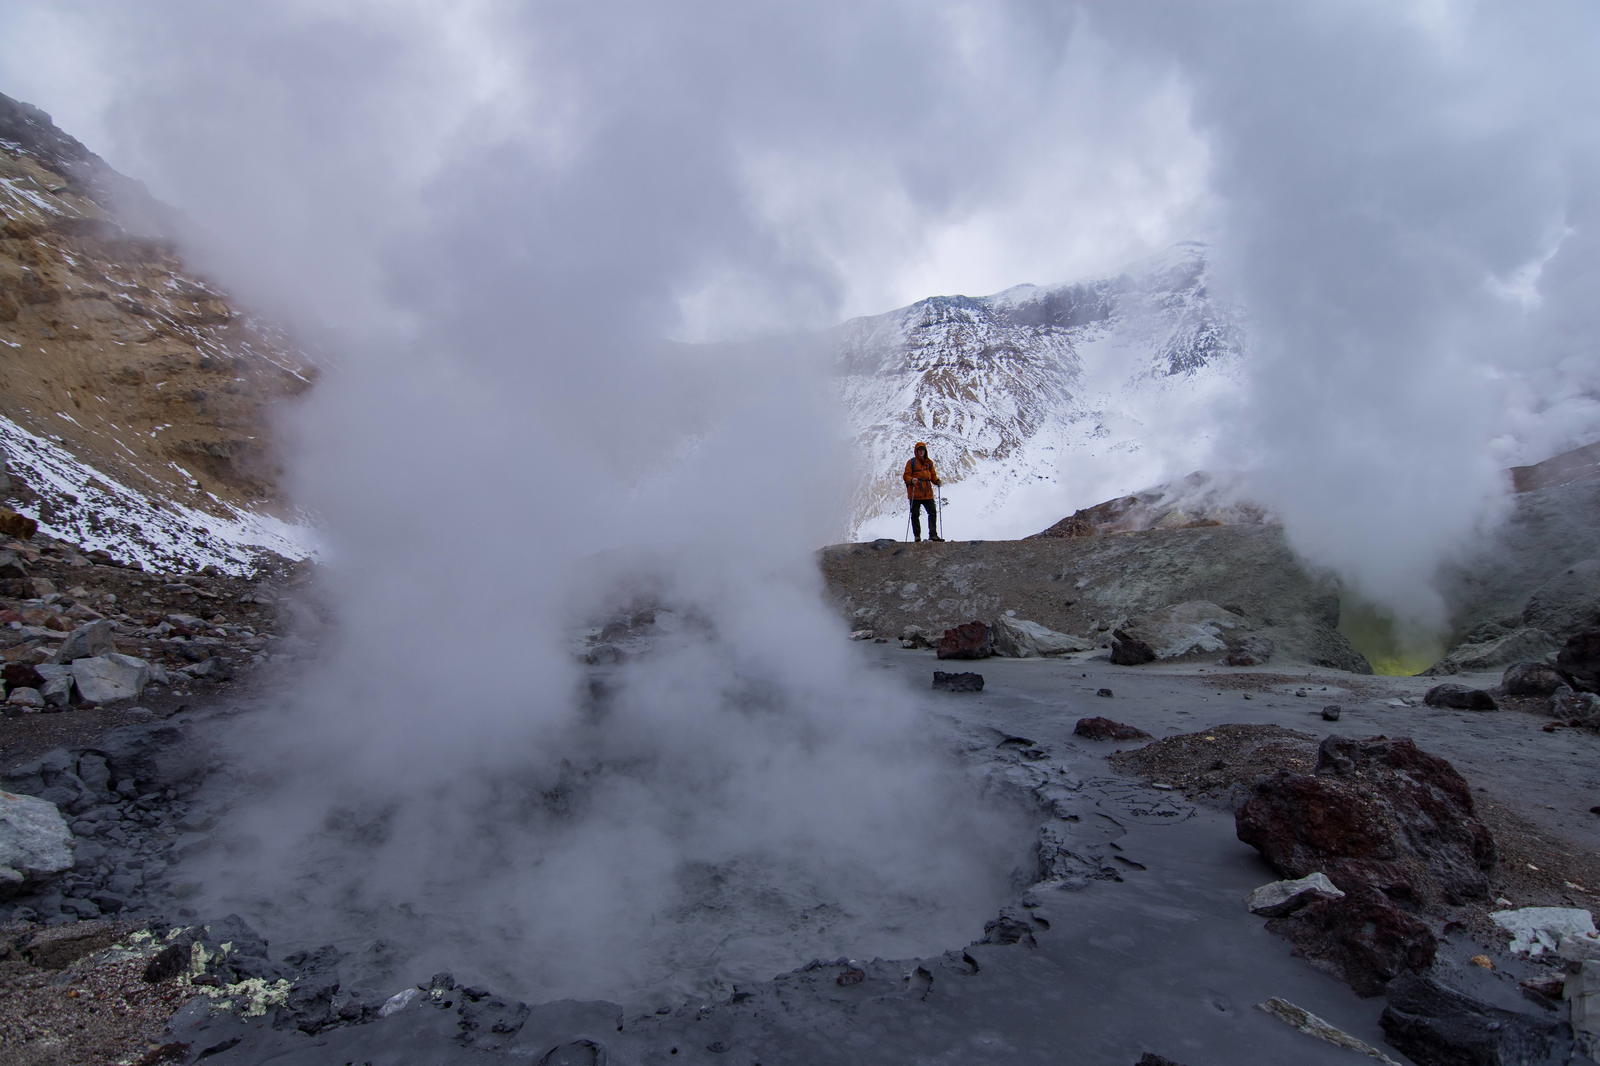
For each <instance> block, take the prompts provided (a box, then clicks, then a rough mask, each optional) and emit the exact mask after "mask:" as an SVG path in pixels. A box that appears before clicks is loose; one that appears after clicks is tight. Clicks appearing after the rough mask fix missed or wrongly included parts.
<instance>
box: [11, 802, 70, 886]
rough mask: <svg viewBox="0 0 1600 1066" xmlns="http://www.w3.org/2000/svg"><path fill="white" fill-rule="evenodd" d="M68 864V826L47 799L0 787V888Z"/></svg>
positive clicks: (42, 876) (66, 867) (48, 874)
mask: <svg viewBox="0 0 1600 1066" xmlns="http://www.w3.org/2000/svg"><path fill="white" fill-rule="evenodd" d="M71 868H72V830H70V829H68V828H67V823H66V820H65V819H63V818H62V817H61V812H60V811H59V810H57V809H56V805H55V804H53V803H51V802H50V801H49V800H43V799H40V798H39V797H37V796H22V795H17V794H15V793H12V792H3V791H0V871H6V872H0V891H4V889H5V887H6V885H7V884H9V886H10V887H11V888H17V887H22V886H24V885H27V884H29V883H32V882H36V881H45V880H48V879H50V878H52V877H54V876H56V875H57V874H60V873H64V872H65V871H67V870H70V869H71Z"/></svg>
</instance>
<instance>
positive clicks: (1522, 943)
mask: <svg viewBox="0 0 1600 1066" xmlns="http://www.w3.org/2000/svg"><path fill="white" fill-rule="evenodd" d="M1489 917H1490V918H1491V919H1492V920H1493V921H1494V924H1496V925H1498V926H1499V927H1500V928H1502V929H1504V930H1505V931H1506V932H1508V933H1510V934H1511V950H1512V951H1515V952H1519V953H1521V954H1524V955H1531V956H1535V957H1537V956H1539V955H1543V954H1544V953H1545V952H1547V951H1555V950H1556V948H1557V947H1558V946H1559V945H1560V943H1561V940H1562V938H1563V937H1593V936H1594V935H1595V927H1594V915H1592V914H1590V913H1589V912H1588V911H1586V910H1581V909H1579V908H1577V907H1522V908H1519V909H1517V910H1506V911H1494V912H1493V913H1491V914H1490V915H1489Z"/></svg>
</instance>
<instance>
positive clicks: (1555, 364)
mask: <svg viewBox="0 0 1600 1066" xmlns="http://www.w3.org/2000/svg"><path fill="white" fill-rule="evenodd" d="M1095 25H1096V27H1097V29H1099V30H1100V31H1102V32H1105V33H1106V34H1107V35H1108V37H1110V39H1112V40H1113V41H1116V42H1118V43H1120V44H1122V45H1123V46H1124V47H1128V48H1132V49H1134V50H1137V51H1139V52H1140V53H1141V54H1146V55H1152V54H1165V55H1167V56H1168V57H1169V61H1170V62H1171V63H1172V65H1173V67H1174V68H1175V69H1177V70H1179V71H1181V72H1182V76H1183V77H1184V79H1185V80H1186V82H1187V83H1188V85H1189V87H1190V99H1191V100H1192V104H1193V116H1194V122H1195V124H1196V126H1197V128H1198V129H1199V130H1200V132H1201V133H1202V134H1203V135H1204V137H1205V139H1206V143H1207V144H1208V145H1209V146H1210V148H1211V153H1212V155H1211V164H1212V168H1213V169H1212V189H1213V193H1214V196H1215V198H1216V205H1215V211H1216V222H1215V228H1216V232H1217V233H1218V234H1220V241H1219V244H1220V248H1219V252H1220V255H1219V258H1220V260H1221V262H1220V264H1219V271H1218V273H1219V275H1220V277H1221V279H1222V280H1221V285H1222V286H1224V287H1225V288H1226V290H1227V295H1228V296H1229V298H1231V299H1233V300H1235V301H1236V302H1237V303H1239V304H1240V305H1242V306H1243V307H1244V308H1246V309H1247V313H1248V314H1249V316H1250V323H1249V331H1250V342H1249V344H1250V354H1249V383H1248V388H1247V391H1246V393H1245V394H1244V395H1242V396H1240V397H1239V403H1238V405H1237V407H1236V409H1233V410H1230V411H1227V412H1224V414H1225V416H1226V417H1225V419H1224V425H1223V428H1221V429H1219V432H1218V436H1217V439H1218V441H1219V444H1218V447H1217V449H1216V453H1215V458H1214V460H1213V461H1214V462H1215V463H1216V465H1217V466H1219V467H1221V468H1223V469H1229V468H1233V469H1245V470H1248V471H1250V479H1251V491H1252V493H1253V494H1254V495H1255V496H1256V497H1257V498H1258V499H1260V500H1261V501H1262V502H1264V503H1266V504H1268V505H1269V506H1270V507H1271V508H1272V509H1273V510H1274V511H1276V512H1277V513H1278V514H1280V515H1281V516H1282V517H1283V519H1284V521H1285V524H1286V526H1287V528H1288V531H1289V534H1290V536H1291V538H1292V540H1293V542H1294V543H1295V545H1296V546H1297V547H1298V548H1299V549H1300V550H1301V551H1302V552H1303V553H1304V554H1305V555H1306V556H1307V557H1308V558H1309V559H1311V560H1312V561H1314V562H1317V563H1320V564H1322V565H1325V566H1328V567H1330V568H1332V569H1334V570H1336V571H1337V572H1338V573H1339V574H1340V576H1341V577H1343V578H1344V579H1345V580H1346V581H1347V582H1348V583H1349V584H1350V585H1351V586H1353V587H1354V589H1355V590H1356V591H1358V592H1360V593H1362V594H1364V595H1365V596H1366V597H1368V598H1369V599H1371V600H1372V601H1374V602H1377V603H1380V604H1382V605H1384V606H1386V607H1388V608H1389V609H1390V610H1391V611H1392V612H1394V613H1395V615H1396V616H1397V617H1398V618H1400V619H1401V620H1402V621H1405V622H1408V623H1411V624H1413V625H1417V626H1420V627H1422V628H1432V627H1437V626H1439V625H1440V624H1441V623H1442V622H1443V621H1444V604H1443V601H1442V599H1441V597H1440V595H1439V592H1438V590H1437V589H1436V587H1435V585H1434V579H1435V577H1436V572H1437V569H1438V566H1439V564H1440V562H1441V561H1443V560H1446V559H1449V558H1450V557H1451V556H1452V555H1454V554H1455V553H1457V552H1460V551H1462V550H1463V549H1465V548H1466V547H1468V546H1469V545H1470V544H1471V543H1472V542H1473V541H1474V540H1475V538H1476V537H1477V536H1478V535H1479V534H1480V533H1481V532H1482V531H1483V530H1484V529H1485V528H1487V527H1488V526H1490V525H1492V524H1493V523H1494V521H1495V520H1496V519H1497V518H1498V517H1499V515H1500V514H1501V513H1502V512H1503V508H1504V506H1505V492H1506V485H1505V481H1504V477H1503V474H1502V469H1503V467H1505V466H1506V465H1508V464H1509V463H1511V462H1526V461H1529V460H1536V459H1540V458H1544V457H1545V456H1547V455H1549V454H1551V453H1552V452H1553V451H1555V450H1559V449H1561V448H1564V447H1570V446H1572V445H1574V444H1578V443H1586V442H1587V441H1588V440H1590V439H1594V438H1595V437H1596V436H1600V417H1597V416H1600V406H1597V397H1600V373H1597V370H1596V367H1597V364H1600V360H1596V359H1595V338H1596V336H1597V333H1596V329H1595V327H1596V326H1597V325H1600V323H1597V322H1596V321H1595V317H1594V311H1593V307H1594V303H1593V300H1592V299H1591V297H1590V293H1591V292H1592V285H1589V286H1586V285H1585V284H1584V281H1585V280H1587V281H1589V282H1592V281H1593V279H1594V277H1595V273H1596V266H1597V263H1600V260H1597V258H1596V256H1595V251H1596V248H1595V241H1596V235H1595V233H1594V232H1593V231H1594V226H1595V218H1594V211H1593V207H1592V204H1593V200H1594V193H1593V191H1592V190H1593V189H1594V188H1595V179H1596V178H1597V177H1600V173H1597V172H1596V169H1595V163H1596V158H1597V156H1596V149H1597V148H1600V137H1597V125H1596V119H1595V115H1596V111H1595V108H1594V104H1595V101H1596V94H1597V92H1600V75H1597V68H1596V67H1595V65H1594V64H1593V63H1592V62H1591V61H1590V58H1589V57H1588V55H1587V53H1586V50H1585V47H1584V45H1583V44H1581V43H1580V42H1588V41H1593V40H1594V39H1595V33H1596V31H1597V30H1600V10H1597V9H1596V8H1595V7H1594V6H1593V5H1591V4H1584V3H1551V4H1540V5H1536V6H1520V7H1519V6H1510V7H1508V6H1506V5H1499V4H1476V3H1448V2H1445V3H1415V4H1394V3H1377V2H1357V3H1325V4H1261V5H1238V4H1207V5H1182V6H1180V7H1175V8H1166V9H1163V10H1162V12H1161V13H1160V17H1152V16H1151V13H1150V12H1148V11H1142V10H1139V9H1136V8H1133V9H1130V8H1120V7H1119V8H1116V9H1105V10H1102V11H1099V12H1097V17H1096V19H1095Z"/></svg>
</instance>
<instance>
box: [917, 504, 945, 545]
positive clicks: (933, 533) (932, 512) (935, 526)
mask: <svg viewBox="0 0 1600 1066" xmlns="http://www.w3.org/2000/svg"><path fill="white" fill-rule="evenodd" d="M919 507H925V508H927V510H928V536H930V537H937V536H938V535H939V512H938V510H937V509H935V508H934V506H933V501H932V500H912V501H911V535H912V536H913V537H915V538H916V539H917V540H921V539H922V516H921V515H920V514H918V513H917V508H919Z"/></svg>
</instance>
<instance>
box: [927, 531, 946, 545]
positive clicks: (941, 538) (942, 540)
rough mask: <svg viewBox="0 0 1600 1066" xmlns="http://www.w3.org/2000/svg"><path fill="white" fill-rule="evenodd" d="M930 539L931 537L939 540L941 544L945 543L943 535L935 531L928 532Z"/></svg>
mask: <svg viewBox="0 0 1600 1066" xmlns="http://www.w3.org/2000/svg"><path fill="white" fill-rule="evenodd" d="M928 539H929V540H936V541H938V542H939V543H940V544H943V543H944V538H943V537H941V536H937V535H936V534H933V533H929V534H928Z"/></svg>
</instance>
